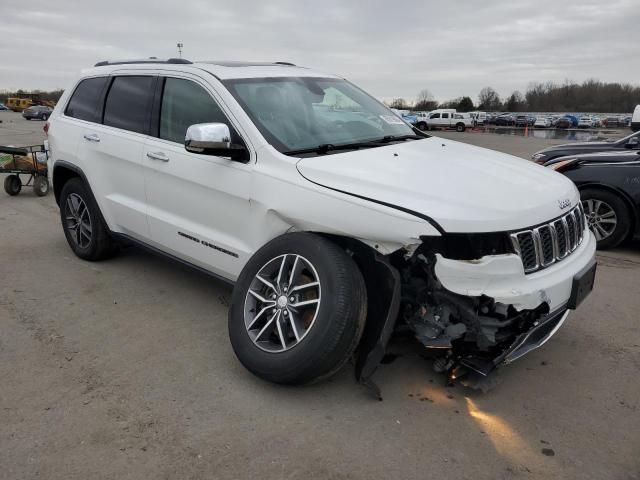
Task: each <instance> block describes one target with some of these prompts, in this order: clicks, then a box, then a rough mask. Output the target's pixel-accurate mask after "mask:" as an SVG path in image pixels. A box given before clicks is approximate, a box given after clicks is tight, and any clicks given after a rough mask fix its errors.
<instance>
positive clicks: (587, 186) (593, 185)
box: [578, 182, 640, 238]
mask: <svg viewBox="0 0 640 480" xmlns="http://www.w3.org/2000/svg"><path fill="white" fill-rule="evenodd" d="M583 190H603V191H606V192H609V193H612V194H614V195H617V196H618V197H620V198H621V199H622V201H623V202H624V204H625V206H626V207H627V209H628V210H629V213H630V214H631V215H630V217H631V222H632V224H631V226H630V228H629V233H628V236H627V238H629V237H632V236H633V235H634V234H635V232H636V229H637V228H638V226H639V225H640V218H639V215H640V212H637V211H636V208H635V207H634V205H633V200H632V199H631V197H630V196H629V195H628V194H627V193H626V192H625V191H624V190H621V189H619V188H616V187H614V186H611V185H607V184H605V183H597V182H589V183H581V184H580V185H579V186H578V191H579V192H580V194H582V192H583ZM581 200H582V198H581Z"/></svg>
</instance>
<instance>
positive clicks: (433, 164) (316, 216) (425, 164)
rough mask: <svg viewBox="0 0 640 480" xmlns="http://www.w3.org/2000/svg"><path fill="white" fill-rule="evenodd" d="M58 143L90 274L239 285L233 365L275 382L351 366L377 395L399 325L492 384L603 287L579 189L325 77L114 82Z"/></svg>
mask: <svg viewBox="0 0 640 480" xmlns="http://www.w3.org/2000/svg"><path fill="white" fill-rule="evenodd" d="M48 141H49V148H50V154H51V155H50V156H51V162H52V164H51V165H50V170H49V171H50V173H51V176H52V178H51V181H52V183H53V186H54V192H55V198H56V201H57V202H58V205H59V206H60V215H61V220H62V226H63V229H64V234H65V236H66V238H67V241H68V242H69V245H70V247H71V249H72V250H73V251H74V252H75V254H76V255H77V256H78V257H80V258H83V259H86V260H92V261H94V260H101V259H104V258H107V257H108V256H109V255H111V254H112V253H114V251H115V249H116V248H115V247H116V246H117V245H118V244H121V243H123V242H126V243H130V242H134V243H137V244H139V245H142V246H145V247H148V248H149V249H151V250H153V251H156V252H159V253H162V254H164V255H166V256H168V257H171V258H173V259H176V260H178V261H181V262H184V263H188V264H189V265H192V266H194V267H196V268H198V269H201V270H205V271H207V272H209V273H211V274H212V275H214V276H216V277H220V278H222V279H224V280H226V281H229V282H232V283H234V284H235V288H234V292H233V298H232V302H231V308H230V310H229V334H230V337H231V343H232V345H233V348H234V351H235V353H236V354H237V356H238V358H239V359H240V361H241V362H242V363H243V364H244V365H245V366H246V367H247V368H248V369H249V370H250V371H251V372H253V373H255V374H256V375H258V376H260V377H262V378H265V379H268V380H271V381H274V382H279V383H303V382H309V381H312V380H316V379H319V378H325V377H327V376H329V375H331V374H333V373H334V372H336V371H337V370H338V369H339V368H340V367H341V366H342V365H344V363H345V362H346V361H347V360H348V359H349V358H351V357H352V356H354V357H355V368H356V375H357V378H358V379H359V380H360V381H362V382H364V383H369V384H371V383H370V378H371V375H372V374H373V372H374V371H375V369H376V367H377V366H378V363H379V362H380V360H381V358H382V356H383V355H384V351H385V346H386V344H387V341H388V340H389V337H390V335H391V333H392V331H393V330H394V329H395V327H396V326H399V325H401V326H402V327H403V328H404V329H409V330H410V331H412V332H413V333H414V335H415V337H416V338H417V340H418V341H419V342H421V343H422V344H423V345H424V347H425V348H427V349H430V350H432V351H433V352H435V353H436V355H435V356H436V362H435V366H437V368H438V369H439V370H441V371H445V372H447V373H449V375H450V378H454V377H460V376H461V375H464V374H467V375H468V376H469V377H472V376H476V377H478V378H482V377H483V376H486V375H489V374H490V373H491V372H492V371H493V370H494V369H495V368H496V367H497V366H499V365H502V364H505V363H509V362H511V361H513V360H514V359H516V358H518V357H520V356H521V355H523V354H525V353H526V352H528V351H530V350H531V349H533V348H536V347H538V346H540V345H541V344H542V343H544V342H545V341H546V340H547V339H548V338H549V337H550V336H551V335H552V334H553V333H554V332H555V331H556V330H557V329H558V328H559V327H560V325H561V324H562V323H563V321H564V320H565V318H566V317H567V314H568V311H569V310H570V309H575V308H576V307H577V305H578V304H579V303H580V301H581V300H582V299H583V298H584V297H585V296H586V295H587V294H588V293H589V292H590V290H591V288H592V286H593V280H594V274H595V261H594V251H595V240H594V238H593V235H592V234H591V233H590V232H589V229H588V228H587V224H586V223H585V221H584V215H583V212H582V207H581V206H580V199H579V195H578V191H577V190H576V188H575V187H574V185H573V183H572V182H571V181H570V180H568V179H567V178H565V177H564V176H563V175H560V174H557V173H555V172H553V171H551V170H549V169H546V168H542V167H540V166H538V165H535V164H533V163H531V162H528V161H525V160H522V159H519V158H515V157H511V156H508V155H504V154H501V153H497V152H494V151H490V150H485V149H481V148H475V147H471V146H468V145H465V144H461V143H457V142H453V141H449V140H443V139H441V138H435V137H429V136H427V135H426V134H423V133H421V132H420V131H419V130H417V129H413V128H412V127H411V126H409V125H408V124H407V123H405V122H403V121H402V120H401V119H399V118H398V117H397V116H396V115H394V114H393V112H391V111H390V110H389V109H388V108H387V107H385V106H384V105H382V104H381V103H379V102H378V101H376V100H375V99H374V98H372V97H371V96H369V95H368V94H366V93H365V92H364V91H362V90H360V89H359V88H358V87H356V86H354V85H353V84H351V83H349V82H348V81H346V80H344V79H342V78H340V77H337V76H333V75H327V74H325V73H320V72H317V71H314V70H311V69H307V68H300V67H296V66H293V65H291V64H285V63H274V64H265V63H240V62H197V63H192V62H189V61H187V60H183V59H169V60H157V59H148V60H141V61H123V62H100V63H98V64H96V66H95V68H91V69H89V70H86V71H84V72H82V75H81V76H80V78H79V79H78V80H77V81H76V82H75V84H74V85H72V86H71V88H69V89H67V90H66V91H65V93H64V95H63V97H62V98H61V100H60V102H59V103H58V104H57V106H56V108H55V110H54V112H53V114H52V115H51V117H50V119H49V124H48Z"/></svg>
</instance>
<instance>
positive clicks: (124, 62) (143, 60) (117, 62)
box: [94, 57, 193, 67]
mask: <svg viewBox="0 0 640 480" xmlns="http://www.w3.org/2000/svg"><path fill="white" fill-rule="evenodd" d="M136 63H174V64H185V65H186V64H191V63H193V62H192V61H190V60H187V59H186V58H168V59H166V60H160V59H158V58H157V57H149V58H141V59H139V60H103V61H102V62H98V63H96V64H95V65H94V67H104V66H106V65H131V64H136Z"/></svg>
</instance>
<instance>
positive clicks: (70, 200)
mask: <svg viewBox="0 0 640 480" xmlns="http://www.w3.org/2000/svg"><path fill="white" fill-rule="evenodd" d="M65 221H66V228H67V230H68V231H69V232H70V234H71V238H72V239H73V241H74V243H75V244H76V245H77V246H78V247H80V248H86V247H87V246H89V244H90V243H91V234H92V231H93V228H92V225H91V216H90V215H89V208H88V207H87V205H86V203H85V202H84V201H83V200H82V198H81V197H80V196H79V195H77V194H75V193H72V194H70V195H69V196H68V197H67V201H66V212H65Z"/></svg>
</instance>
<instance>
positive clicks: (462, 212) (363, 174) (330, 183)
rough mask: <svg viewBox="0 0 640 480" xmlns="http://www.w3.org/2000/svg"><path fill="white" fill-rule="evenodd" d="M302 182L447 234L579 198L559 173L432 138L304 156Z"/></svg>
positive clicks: (556, 212)
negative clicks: (420, 218) (415, 216)
mask: <svg viewBox="0 0 640 480" xmlns="http://www.w3.org/2000/svg"><path fill="white" fill-rule="evenodd" d="M297 167H298V171H299V172H300V174H301V175H302V176H303V177H305V178H306V179H307V180H309V181H311V182H314V183H316V184H318V185H322V186H324V187H328V188H331V189H333V190H339V191H342V192H344V193H347V194H352V195H355V196H359V197H364V198H366V199H370V200H373V201H377V202H382V203H386V204H389V205H393V206H396V207H399V208H401V209H404V210H411V211H413V212H417V213H419V214H421V215H424V216H428V217H430V218H432V219H433V220H434V221H435V222H437V223H438V224H439V226H440V227H441V228H442V229H443V230H444V231H446V232H461V233H464V232H466V233H473V232H497V231H507V230H517V229H521V228H526V227H530V226H533V225H537V224H540V223H544V222H547V221H548V220H551V219H552V218H555V217H558V216H560V215H561V214H562V213H564V212H565V211H566V207H565V209H563V210H561V209H560V207H559V202H560V201H563V200H567V199H568V200H569V201H570V202H571V206H574V205H576V204H577V202H578V201H579V195H578V191H577V189H576V188H575V186H574V185H573V183H572V182H571V181H570V180H568V179H567V178H566V177H564V176H563V175H561V174H559V173H556V172H554V171H553V170H551V169H548V168H544V167H541V166H539V165H536V164H534V163H533V162H530V161H527V160H523V159H521V158H517V157H513V156H511V155H506V154H503V153H499V152H496V151H493V150H487V149H484V148H479V147H473V146H470V145H467V144H463V143H459V142H454V141H450V140H443V139H441V138H437V137H431V138H428V139H424V140H416V141H407V142H405V143H399V144H394V145H388V146H385V147H378V148H371V149H363V150H359V151H352V152H345V153H336V154H331V155H323V156H317V157H309V158H303V159H301V160H299V161H298V163H297Z"/></svg>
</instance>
